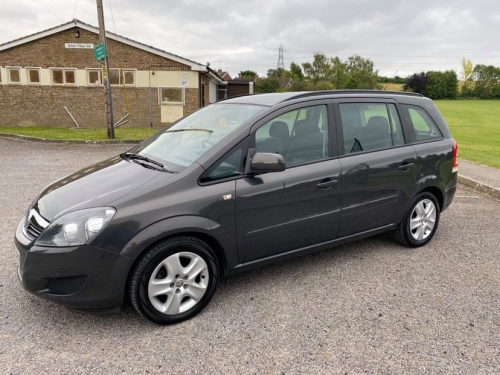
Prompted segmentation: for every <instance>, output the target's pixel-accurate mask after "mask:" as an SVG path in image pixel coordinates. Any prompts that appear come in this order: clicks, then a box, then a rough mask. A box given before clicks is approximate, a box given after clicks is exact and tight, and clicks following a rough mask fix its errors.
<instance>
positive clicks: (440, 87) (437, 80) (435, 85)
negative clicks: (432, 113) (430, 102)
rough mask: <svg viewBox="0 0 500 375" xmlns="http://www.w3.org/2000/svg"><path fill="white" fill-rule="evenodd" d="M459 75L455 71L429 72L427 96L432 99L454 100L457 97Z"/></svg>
mask: <svg viewBox="0 0 500 375" xmlns="http://www.w3.org/2000/svg"><path fill="white" fill-rule="evenodd" d="M457 88H458V81H457V74H456V73H455V72H454V71H453V70H447V71H445V72H436V71H429V72H427V86H426V91H427V96H428V97H429V98H431V99H454V98H456V96H457Z"/></svg>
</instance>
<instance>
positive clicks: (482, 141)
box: [435, 100, 500, 168]
mask: <svg viewBox="0 0 500 375" xmlns="http://www.w3.org/2000/svg"><path fill="white" fill-rule="evenodd" d="M435 103H436V106H437V107H438V108H439V110H440V111H441V113H442V115H443V116H444V118H445V120H446V122H447V124H448V126H449V127H450V130H451V133H452V135H453V138H455V140H456V141H457V143H458V155H459V157H460V158H462V159H466V160H470V161H472V162H475V163H478V164H483V165H487V166H490V167H494V168H500V120H499V118H500V100H436V101H435Z"/></svg>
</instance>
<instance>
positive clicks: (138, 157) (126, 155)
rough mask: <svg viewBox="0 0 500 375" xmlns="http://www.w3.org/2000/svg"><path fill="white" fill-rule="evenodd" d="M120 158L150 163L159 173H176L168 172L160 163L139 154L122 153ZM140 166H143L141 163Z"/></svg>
mask: <svg viewBox="0 0 500 375" xmlns="http://www.w3.org/2000/svg"><path fill="white" fill-rule="evenodd" d="M120 156H121V157H123V158H129V159H131V160H141V161H145V162H147V163H150V164H153V165H156V166H157V167H159V168H156V169H158V170H161V171H164V172H168V173H177V172H174V171H170V170H168V169H167V168H165V167H164V165H163V164H162V163H159V162H157V161H156V160H153V159H150V158H147V157H145V156H143V155H140V154H134V153H133V152H124V153H123V154H121V155H120ZM137 164H139V163H137ZM140 164H141V165H143V164H142V163H140Z"/></svg>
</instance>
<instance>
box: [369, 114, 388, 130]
mask: <svg viewBox="0 0 500 375" xmlns="http://www.w3.org/2000/svg"><path fill="white" fill-rule="evenodd" d="M366 126H367V127H369V128H371V129H373V130H374V129H377V130H385V131H389V121H387V119H386V118H385V117H383V116H372V117H370V119H369V120H368V122H367V123H366Z"/></svg>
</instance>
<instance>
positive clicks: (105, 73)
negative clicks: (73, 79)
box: [96, 0, 115, 139]
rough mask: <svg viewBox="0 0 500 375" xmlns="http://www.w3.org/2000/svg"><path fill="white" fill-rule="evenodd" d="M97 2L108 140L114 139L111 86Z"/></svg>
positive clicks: (101, 14)
mask: <svg viewBox="0 0 500 375" xmlns="http://www.w3.org/2000/svg"><path fill="white" fill-rule="evenodd" d="M96 2H97V18H98V19H99V40H100V42H101V44H102V45H104V50H105V51H106V57H105V58H104V59H103V60H102V61H103V63H102V84H103V86H104V103H105V108H106V125H107V131H108V139H114V138H115V126H114V120H113V98H112V97H111V84H110V82H109V62H108V50H107V47H106V28H105V27H104V11H103V7H102V0H96Z"/></svg>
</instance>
